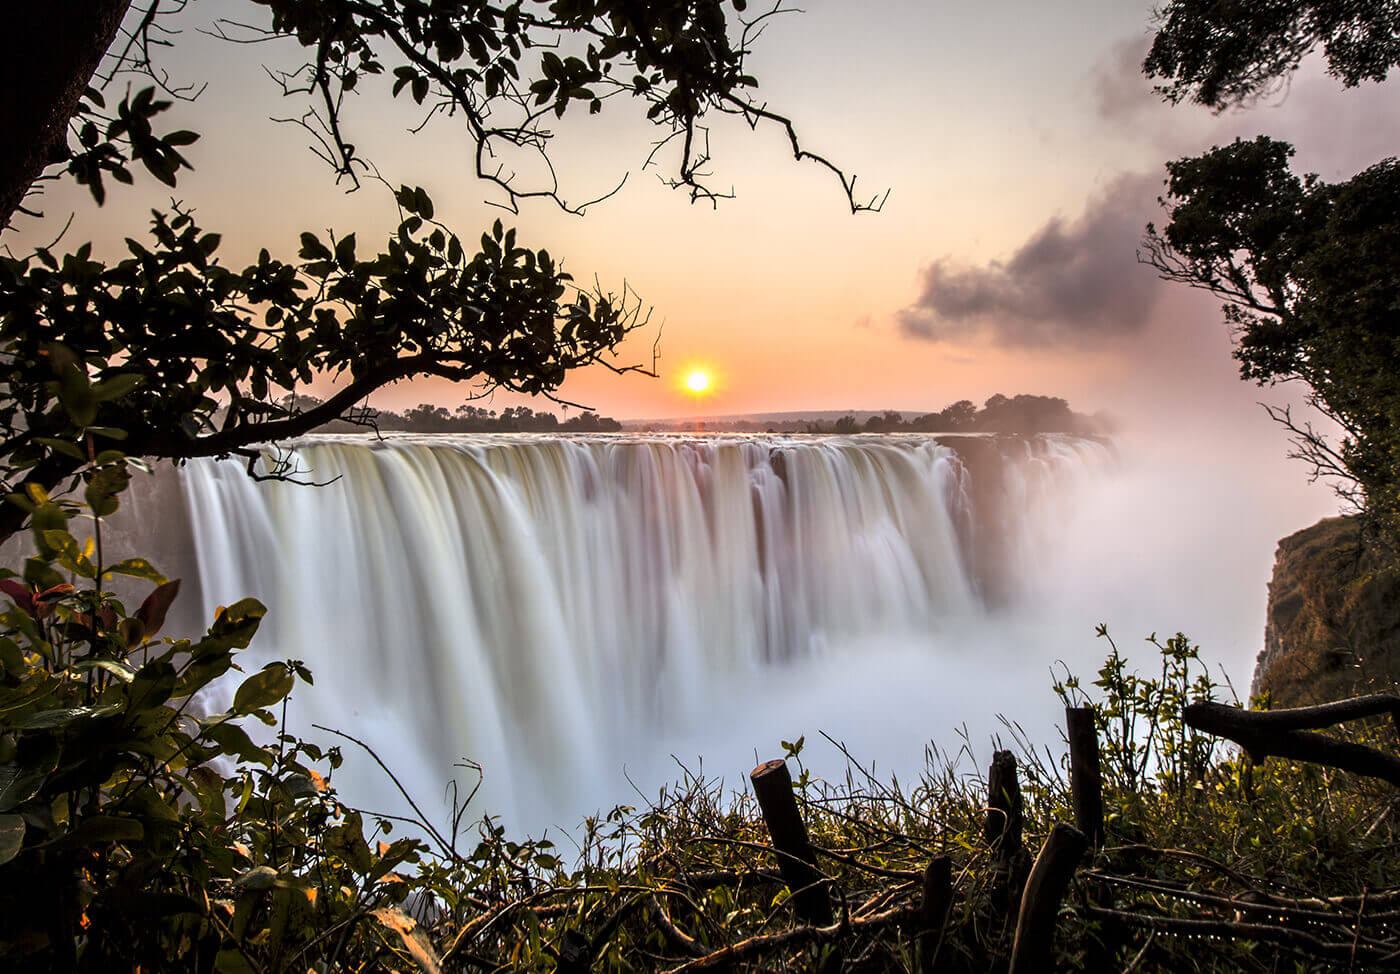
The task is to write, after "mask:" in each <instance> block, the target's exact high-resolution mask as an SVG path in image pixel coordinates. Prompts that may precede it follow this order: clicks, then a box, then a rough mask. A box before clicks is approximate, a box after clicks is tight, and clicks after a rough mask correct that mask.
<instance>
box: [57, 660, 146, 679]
mask: <svg viewBox="0 0 1400 974" xmlns="http://www.w3.org/2000/svg"><path fill="white" fill-rule="evenodd" d="M68 669H69V670H70V671H72V672H74V673H84V672H87V671H88V670H106V671H107V672H108V673H110V674H112V675H113V676H115V677H116V678H117V679H118V680H121V681H122V682H123V683H130V682H131V681H132V680H133V679H134V678H135V677H136V673H135V671H133V670H132V669H131V667H129V666H127V665H126V664H125V663H119V662H117V661H116V660H113V659H85V660H83V661H82V662H80V663H73V664H72V665H70V666H69V667H68Z"/></svg>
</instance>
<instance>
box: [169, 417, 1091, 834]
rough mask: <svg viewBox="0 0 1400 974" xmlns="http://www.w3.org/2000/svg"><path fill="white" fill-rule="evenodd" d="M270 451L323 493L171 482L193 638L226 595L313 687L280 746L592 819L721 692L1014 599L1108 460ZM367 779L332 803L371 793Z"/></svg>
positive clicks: (732, 448) (192, 466)
mask: <svg viewBox="0 0 1400 974" xmlns="http://www.w3.org/2000/svg"><path fill="white" fill-rule="evenodd" d="M288 450H289V451H290V452H289V453H284V454H282V455H281V459H283V460H285V461H287V462H289V463H290V465H291V467H292V469H294V470H296V471H297V472H298V473H297V475H296V478H297V479H298V480H304V481H314V482H317V483H321V484H324V486H318V487H310V486H305V485H301V484H296V483H287V482H277V481H255V480H253V479H252V478H250V477H248V476H247V474H246V473H245V471H244V469H243V466H242V464H239V463H235V462H231V461H213V460H197V461H193V462H191V463H189V464H188V465H187V466H186V467H185V468H184V470H183V472H182V484H183V490H184V494H185V498H186V501H187V504H188V508H189V521H190V524H191V530H192V531H193V535H194V538H193V541H194V551H195V555H196V558H197V561H198V579H199V590H200V592H201V593H202V598H203V600H204V610H205V618H208V617H210V616H211V614H212V612H213V611H214V607H215V606H216V605H218V604H223V603H228V602H231V601H233V600H235V599H238V598H241V597H243V596H248V595H251V596H255V597H257V598H259V599H261V600H262V601H263V602H264V603H265V604H266V605H267V606H268V609H269V613H268V617H267V619H266V620H265V622H264V625H263V629H262V631H261V632H260V634H259V636H258V638H257V640H256V641H255V643H254V646H253V649H252V650H251V651H250V652H251V654H252V656H253V657H254V658H255V659H258V660H259V661H261V660H263V659H281V658H289V657H290V658H298V659H303V660H305V661H306V662H307V664H308V665H309V666H310V668H311V669H312V671H313V673H314V675H315V679H316V683H315V686H314V687H310V688H305V689H302V690H299V691H298V692H297V694H296V696H295V698H294V701H293V705H292V723H293V726H294V728H295V729H296V730H298V731H300V732H303V733H306V732H307V728H308V725H309V724H311V723H323V724H328V725H331V726H335V727H338V728H341V729H344V730H346V731H347V732H350V733H354V734H355V735H356V736H358V737H362V738H365V739H366V740H367V741H369V742H371V743H372V744H373V745H374V746H375V747H376V749H377V750H378V751H379V752H380V753H381V755H382V756H384V757H385V758H386V760H387V761H388V762H389V763H390V764H391V765H392V766H393V767H394V768H395V770H396V772H398V773H399V774H400V777H401V778H403V779H404V781H405V783H406V784H409V785H410V786H411V787H417V788H418V789H420V791H419V793H420V794H422V793H424V792H426V793H428V794H429V795H432V794H434V793H437V792H440V791H441V787H442V782H443V781H444V780H446V778H447V777H448V776H449V775H450V774H451V773H452V769H453V766H454V764H457V763H458V762H461V761H462V760H463V759H470V760H472V761H476V762H479V763H480V764H481V765H482V766H483V767H484V768H485V775H486V777H485V785H484V787H483V790H482V792H481V798H480V799H479V805H480V810H481V811H490V812H494V813H499V814H502V815H503V816H505V817H506V818H507V819H508V820H510V819H512V818H513V817H514V818H518V819H520V820H523V821H526V822H530V823H538V822H544V821H564V822H566V823H571V822H572V821H576V820H577V818H578V816H579V815H580V814H581V813H582V812H583V811H584V810H585V807H584V805H581V804H579V803H580V802H588V801H602V800H604V799H603V798H602V797H601V796H599V795H598V794H597V792H598V789H597V781H598V780H599V779H600V776H611V775H612V774H613V773H614V772H616V770H617V769H618V768H619V767H620V766H621V765H622V764H623V763H624V762H625V761H628V760H631V761H633V762H635V761H637V760H638V757H637V755H639V754H641V753H644V752H645V751H646V750H647V745H648V743H649V742H653V741H655V740H658V739H660V738H663V737H664V736H665V734H666V732H667V730H668V729H669V728H674V727H691V726H696V725H697V724H703V723H704V722H705V721H706V720H708V719H710V718H711V717H712V716H713V714H714V713H715V708H716V706H717V703H719V702H722V701H723V700H725V699H726V697H727V696H728V695H730V694H732V693H734V692H735V688H737V687H742V686H745V685H748V684H751V683H752V682H754V681H761V680H764V679H766V678H767V675H769V674H772V673H775V672H781V671H782V670H783V669H784V668H785V667H792V666H794V665H798V664H801V663H803V662H804V661H806V662H810V661H813V660H823V659H830V660H838V661H840V660H846V661H849V663H853V664H855V665H858V664H859V658H860V653H861V651H862V650H861V647H863V646H867V645H870V644H871V643H872V641H875V640H878V641H882V642H884V643H890V642H896V643H897V642H900V641H904V642H917V643H919V644H920V645H923V644H925V643H926V642H927V640H928V639H929V637H930V635H931V634H933V635H936V634H938V633H939V632H944V631H949V630H950V629H952V628H954V627H958V626H962V627H966V626H967V625H968V624H969V623H970V622H971V623H975V620H977V619H978V618H980V617H981V616H983V615H985V614H986V613H987V612H989V611H990V610H991V609H993V608H995V606H997V605H998V604H1001V603H1005V602H1007V601H1014V599H1015V598H1016V593H1017V592H1018V591H1019V590H1020V588H1021V587H1022V586H1023V585H1024V584H1025V583H1026V579H1025V578H1024V577H1023V576H1024V566H1026V565H1028V564H1033V563H1034V562H1035V559H1036V557H1037V552H1039V551H1041V550H1043V548H1044V547H1045V545H1046V544H1047V543H1050V541H1051V539H1049V538H1048V537H1047V535H1046V531H1047V530H1048V528H1049V527H1053V525H1054V524H1055V523H1056V522H1057V519H1059V518H1060V517H1061V513H1062V511H1063V509H1064V506H1065V505H1066V504H1069V503H1072V499H1073V494H1074V485H1075V483H1076V482H1077V481H1079V480H1081V479H1083V478H1086V477H1093V476H1096V475H1097V474H1098V472H1099V471H1101V470H1102V469H1103V467H1104V466H1105V465H1106V464H1107V463H1108V462H1109V460H1110V453H1109V450H1108V448H1107V447H1106V446H1104V445H1103V444H1102V443H1100V442H1098V441H1095V440H1091V439H1083V438H1074V437H1067V436H1055V435H1046V436H1037V437H990V436H985V437H976V436H966V437H939V438H934V437H930V436H918V435H881V436H851V437H785V436H774V435H768V436H747V435H730V436H705V437H693V436H671V435H668V436H644V435H580V436H567V437H566V436H545V435H500V434H497V435H490V436H415V435H391V436H387V437H384V438H371V437H362V436H315V437H308V438H304V439H301V440H298V441H296V442H294V443H293V444H291V445H290V447H289V448H288ZM755 743H759V742H755ZM764 743H767V742H764ZM371 776H372V774H371V772H365V775H364V777H366V778H368V777H371ZM468 783H470V782H468ZM385 784H386V783H385V782H382V781H381V783H380V785H379V786H378V787H377V789H376V788H375V787H374V786H372V785H367V784H362V783H357V782H355V781H353V780H352V781H350V782H348V783H347V784H345V785H344V787H351V788H359V789H364V790H362V791H361V793H360V796H359V797H360V798H361V800H362V801H368V800H369V799H366V798H364V795H366V794H382V793H383V792H385V790H386V789H385ZM625 797H626V796H615V798H617V799H621V798H625Z"/></svg>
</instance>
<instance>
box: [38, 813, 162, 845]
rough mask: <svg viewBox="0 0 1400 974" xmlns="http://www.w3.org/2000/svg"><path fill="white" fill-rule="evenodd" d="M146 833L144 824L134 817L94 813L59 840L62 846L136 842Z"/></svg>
mask: <svg viewBox="0 0 1400 974" xmlns="http://www.w3.org/2000/svg"><path fill="white" fill-rule="evenodd" d="M145 835H146V829H145V826H143V825H142V824H141V823H140V822H138V821H136V819H132V818H118V817H116V816H115V815H94V816H93V817H92V818H85V819H83V820H82V821H81V822H79V823H78V826H77V827H76V828H75V829H73V831H71V832H69V833H68V834H67V835H66V836H64V837H63V839H62V840H61V841H60V843H59V844H60V845H64V846H94V845H106V844H107V843H108V842H136V841H138V840H140V839H142V838H144V837H145Z"/></svg>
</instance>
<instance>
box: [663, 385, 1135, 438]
mask: <svg viewBox="0 0 1400 974" xmlns="http://www.w3.org/2000/svg"><path fill="white" fill-rule="evenodd" d="M906 416H907V418H906ZM1110 426H1111V424H1110V422H1109V421H1108V420H1107V419H1106V418H1105V417H1103V416H1102V415H1097V416H1086V415H1084V414H1083V413H1077V412H1075V411H1074V410H1072V409H1070V407H1069V403H1068V402H1066V401H1065V400H1063V399H1060V398H1057V397H1054V396H1026V395H1020V396H1014V397H1010V398H1008V397H1007V396H1003V395H1002V394H1001V393H997V394H996V395H994V396H992V397H991V398H990V399H988V400H987V401H986V402H985V403H983V404H982V408H981V409H978V408H977V405H976V404H975V403H974V402H972V401H971V400H970V399H960V400H958V401H957V402H955V403H953V404H952V405H950V406H947V407H946V408H944V409H942V410H939V411H938V412H936V413H923V414H905V413H901V412H896V411H895V410H892V409H887V410H885V411H884V412H883V413H875V414H874V415H871V416H869V417H867V418H866V419H865V420H864V421H863V422H862V421H861V420H859V419H858V418H857V417H856V415H855V413H847V414H846V415H844V416H841V417H839V418H837V419H834V420H815V421H814V420H802V419H797V420H789V421H786V422H777V423H758V422H755V421H753V420H742V419H740V420H714V421H709V420H707V421H704V422H695V421H684V422H679V423H653V424H648V425H647V426H645V427H644V429H654V430H667V429H673V430H682V429H688V430H693V429H704V430H708V431H710V432H761V431H767V432H770V433H1077V434H1080V435H1092V434H1096V433H1108V432H1110V431H1111V430H1110Z"/></svg>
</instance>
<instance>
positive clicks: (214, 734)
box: [202, 723, 272, 767]
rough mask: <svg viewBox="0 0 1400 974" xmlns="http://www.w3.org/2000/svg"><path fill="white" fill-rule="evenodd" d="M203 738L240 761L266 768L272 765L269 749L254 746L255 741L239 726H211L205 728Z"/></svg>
mask: <svg viewBox="0 0 1400 974" xmlns="http://www.w3.org/2000/svg"><path fill="white" fill-rule="evenodd" d="M202 736H204V737H207V738H209V739H210V740H211V741H213V742H214V743H216V744H218V745H219V749H220V750H221V751H222V752H223V753H224V754H230V755H233V756H234V757H237V758H238V759H239V760H240V761H248V762H252V763H254V764H261V765H263V766H265V767H271V765H272V755H271V754H270V753H268V751H267V749H265V748H261V747H258V746H257V745H256V744H254V743H253V739H252V738H251V737H249V736H248V732H247V731H245V730H244V729H243V728H242V727H239V726H238V725H237V724H229V723H215V724H211V725H210V726H208V727H206V728H204V732H203V735H202Z"/></svg>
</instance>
